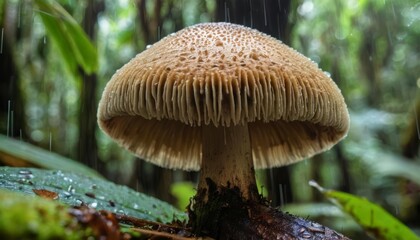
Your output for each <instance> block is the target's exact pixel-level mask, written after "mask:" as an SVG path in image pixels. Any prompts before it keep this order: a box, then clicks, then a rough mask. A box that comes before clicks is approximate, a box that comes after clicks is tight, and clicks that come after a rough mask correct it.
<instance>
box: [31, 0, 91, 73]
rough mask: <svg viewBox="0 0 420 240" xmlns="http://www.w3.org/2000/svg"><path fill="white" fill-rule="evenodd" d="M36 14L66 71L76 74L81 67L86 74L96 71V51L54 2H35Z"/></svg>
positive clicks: (76, 25)
mask: <svg viewBox="0 0 420 240" xmlns="http://www.w3.org/2000/svg"><path fill="white" fill-rule="evenodd" d="M35 4H36V6H37V7H38V8H39V9H38V13H39V16H40V17H41V19H42V22H43V23H44V26H45V29H46V31H47V33H48V35H49V36H50V38H51V39H52V41H53V42H54V43H55V44H56V46H57V47H58V50H59V52H60V53H61V55H62V60H63V61H64V62H65V64H66V66H67V68H68V70H69V71H70V72H71V73H73V74H75V75H76V74H77V70H78V69H77V68H78V67H81V68H82V69H83V70H84V71H85V72H86V73H88V74H91V73H94V72H96V71H97V68H98V57H97V53H96V49H95V47H94V46H93V44H92V43H91V42H90V40H89V38H88V36H87V35H86V33H85V32H84V31H83V29H82V28H81V27H80V25H79V24H78V23H77V22H76V20H74V19H73V17H72V16H71V15H70V14H68V13H67V11H66V10H65V9H64V8H63V7H61V6H60V5H59V4H58V3H57V2H55V1H45V0H36V1H35Z"/></svg>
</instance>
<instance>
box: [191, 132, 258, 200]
mask: <svg viewBox="0 0 420 240" xmlns="http://www.w3.org/2000/svg"><path fill="white" fill-rule="evenodd" d="M202 139H203V141H202V143H203V145H202V153H203V155H202V163H201V173H200V181H199V184H198V189H199V190H200V189H207V188H208V182H207V179H209V180H211V181H213V182H214V183H215V184H216V185H217V186H224V187H228V188H234V187H237V188H239V190H240V192H241V195H242V197H243V198H244V199H246V200H251V199H253V200H255V199H256V198H257V197H258V191H257V188H256V181H255V171H254V166H253V160H252V152H251V141H250V137H249V132H248V125H247V124H245V125H237V126H230V127H222V126H220V127H215V126H213V125H211V124H210V125H205V126H203V127H202Z"/></svg>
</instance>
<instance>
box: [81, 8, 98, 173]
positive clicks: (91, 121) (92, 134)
mask: <svg viewBox="0 0 420 240" xmlns="http://www.w3.org/2000/svg"><path fill="white" fill-rule="evenodd" d="M103 9H104V2H103V1H95V0H89V1H88V5H87V7H86V10H85V15H84V16H85V18H84V19H83V23H82V25H83V29H84V30H85V32H86V33H87V35H88V36H89V37H90V39H91V40H92V41H93V42H94V41H95V35H96V31H95V26H96V24H97V20H98V15H99V13H100V12H101V11H103ZM80 73H81V75H82V80H83V83H82V92H81V95H80V111H79V149H78V160H79V161H80V162H82V163H84V164H86V165H88V166H89V167H92V168H94V169H98V170H100V172H103V169H101V168H103V164H101V162H100V161H98V147H97V144H96V129H97V127H96V126H97V122H96V111H97V97H96V87H97V76H96V74H95V73H93V74H87V73H85V72H83V71H82V70H80ZM101 170H102V171H101Z"/></svg>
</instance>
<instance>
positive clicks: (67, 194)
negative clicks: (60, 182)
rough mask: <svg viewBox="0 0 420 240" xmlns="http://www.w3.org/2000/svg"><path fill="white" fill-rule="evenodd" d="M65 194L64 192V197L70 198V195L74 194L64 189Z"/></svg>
mask: <svg viewBox="0 0 420 240" xmlns="http://www.w3.org/2000/svg"><path fill="white" fill-rule="evenodd" d="M63 194H64V197H65V198H68V197H70V196H71V195H72V194H71V193H69V192H67V191H64V192H63Z"/></svg>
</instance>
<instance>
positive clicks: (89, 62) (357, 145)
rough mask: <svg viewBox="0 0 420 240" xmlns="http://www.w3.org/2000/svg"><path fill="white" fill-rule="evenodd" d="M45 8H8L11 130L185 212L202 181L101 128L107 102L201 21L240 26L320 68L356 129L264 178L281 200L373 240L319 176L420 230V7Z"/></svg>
mask: <svg viewBox="0 0 420 240" xmlns="http://www.w3.org/2000/svg"><path fill="white" fill-rule="evenodd" d="M42 2H43V1H42V0H39V1H37V0H34V1H30V0H5V1H0V29H1V42H0V44H1V45H0V47H1V48H0V78H1V80H0V134H3V135H7V136H8V137H11V138H16V139H20V140H21V141H24V142H29V143H31V144H33V145H36V146H40V147H42V148H44V149H47V150H50V151H52V152H56V153H59V154H60V155H63V156H66V157H69V158H72V159H75V160H77V161H79V162H82V163H84V164H86V165H88V166H90V167H92V168H94V169H97V170H98V171H99V172H100V173H101V174H102V175H104V176H105V177H106V178H108V179H110V180H112V181H114V182H116V183H120V184H126V185H129V186H130V187H132V188H134V189H137V190H139V191H142V192H144V193H147V194H150V195H152V196H156V197H158V198H160V199H163V200H165V201H168V202H170V203H172V204H177V200H179V199H178V198H177V197H176V196H179V195H181V196H184V197H185V196H190V194H191V193H189V192H191V188H188V187H186V188H185V186H194V185H193V184H194V182H195V181H196V178H197V173H191V172H182V171H174V170H168V169H162V168H159V167H156V166H153V165H150V164H148V163H146V162H144V161H139V160H136V159H135V158H134V157H133V156H132V155H131V154H130V153H128V152H127V151H124V150H122V149H121V148H120V147H119V146H117V145H116V144H114V143H113V142H112V141H111V139H110V138H108V137H106V136H105V135H104V134H103V133H102V132H101V131H100V130H99V128H98V126H97V123H96V109H97V104H98V100H99V98H100V96H101V93H102V90H103V89H104V86H105V84H106V83H107V81H108V80H109V79H110V78H111V76H112V75H113V73H114V72H115V71H116V70H117V69H118V68H120V67H121V66H122V65H123V64H124V63H126V62H128V61H129V60H130V59H131V58H133V57H134V56H135V55H136V54H137V53H139V52H141V51H143V50H144V49H145V48H146V46H147V45H149V44H153V43H154V42H156V41H158V40H159V39H161V38H163V37H165V36H166V35H168V34H170V33H172V32H175V31H177V30H180V29H182V28H184V27H186V26H190V25H192V24H195V23H200V22H214V21H226V22H234V23H238V24H242V25H246V26H249V27H252V28H256V29H258V30H260V31H262V32H265V33H267V34H269V35H271V36H273V37H275V38H278V39H281V40H282V41H283V42H285V43H286V44H288V45H290V46H292V47H294V48H295V49H297V50H298V51H299V52H301V53H303V54H304V55H306V56H308V57H310V58H311V59H312V60H314V61H315V62H317V63H318V64H319V66H320V67H321V68H322V69H323V70H324V71H326V72H328V73H329V74H330V75H331V77H332V78H333V79H334V80H335V81H336V83H337V85H338V86H339V87H340V89H341V90H342V93H343V95H344V97H345V99H346V102H347V104H348V107H349V110H350V116H351V129H350V132H349V135H348V137H347V138H346V139H345V140H344V141H342V142H341V143H340V144H338V145H337V146H335V147H334V148H332V149H331V150H330V151H328V152H326V153H323V154H320V155H318V156H315V157H313V159H308V160H305V161H302V162H300V163H298V164H295V165H292V166H287V167H282V168H276V169H270V170H260V171H258V176H259V181H260V185H261V186H263V187H262V192H264V194H266V195H268V198H269V199H271V200H272V205H273V206H281V207H283V208H284V209H287V210H288V211H290V212H292V213H295V214H298V215H300V216H303V217H306V216H308V217H309V218H311V219H315V220H317V221H320V222H322V223H324V224H326V225H329V226H331V227H333V228H335V229H336V230H339V231H343V232H351V236H353V237H354V238H356V239H363V237H361V236H359V237H358V238H357V237H355V236H357V234H358V232H360V229H358V228H357V227H356V225H355V224H354V223H352V222H351V221H350V220H348V218H345V217H343V216H342V215H340V213H339V212H338V211H337V210H336V209H334V207H331V205H329V204H326V203H325V199H323V198H322V196H321V195H320V194H319V193H318V192H317V191H316V190H314V189H313V188H311V187H310V186H309V185H308V181H309V180H311V179H314V180H316V181H317V182H319V183H320V184H321V185H323V186H324V187H326V188H332V189H337V190H341V191H345V192H349V193H352V194H355V195H358V196H363V197H366V198H368V199H369V200H371V201H373V202H376V203H378V204H380V205H381V206H383V207H384V208H385V209H387V210H388V211H389V212H390V213H391V214H393V215H394V216H396V217H397V218H399V219H400V220H402V221H403V222H404V223H405V224H407V225H408V226H410V227H412V228H416V229H417V230H419V229H420V158H419V149H420V148H419V143H420V140H419V138H420V133H419V126H418V125H419V123H418V119H419V118H420V115H419V114H420V96H419V87H420V55H419V53H420V44H419V43H420V3H419V2H418V1H417V0H405V1H400V0H370V1H367V0H360V1H356V0H351V1H347V0H346V1H345V0H340V1H327V0H261V1H259V0H246V1H245V0H243V1H240V0H226V1H225V0H205V1H204V0H203V1H195V0H119V1H114V0H83V1H82V0H78V1H76V0H58V1H56V2H49V3H53V4H50V5H52V6H54V9H52V10H51V9H48V6H46V5H45V4H43V3H42ZM44 5H45V6H44ZM61 7H62V9H61ZM64 9H65V11H67V12H68V13H69V16H71V17H72V18H74V19H75V20H76V22H75V23H76V24H78V25H80V26H81V27H82V29H83V30H84V32H85V33H86V36H87V38H83V37H80V38H79V36H78V35H77V36H76V37H74V36H73V37H74V38H68V37H66V36H65V35H60V34H59V31H58V32H57V29H59V28H60V27H63V25H62V24H60V23H61V22H62V21H70V20H68V19H67V20H66V18H63V17H62V16H61V15H55V14H51V13H55V12H56V13H62V12H63V10H64ZM49 10H51V11H49ZM70 22H71V21H70ZM61 30H62V29H61ZM76 32H77V31H76ZM71 33H72V32H71V31H70V34H71ZM60 36H61V37H60ZM82 36H83V35H82ZM69 40H74V41H75V43H74V42H72V41H69ZM66 44H70V45H71V46H72V47H69V46H67V45H66ZM72 44H73V45H72ZM74 46H82V47H81V49H75V48H74ZM2 164H6V163H4V162H3V163H2ZM7 165H13V163H10V162H9V163H7ZM16 165H18V163H16ZM185 182H187V183H185ZM188 182H190V184H189V185H188ZM175 183H177V184H178V185H177V184H175ZM179 183H183V185H182V184H181V185H179ZM177 186H178V187H177ZM183 189H187V190H183ZM182 206H183V205H182V204H181V207H182ZM184 207H185V206H184Z"/></svg>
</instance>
